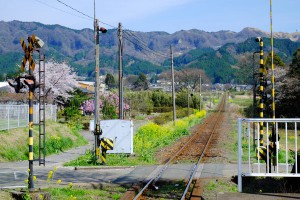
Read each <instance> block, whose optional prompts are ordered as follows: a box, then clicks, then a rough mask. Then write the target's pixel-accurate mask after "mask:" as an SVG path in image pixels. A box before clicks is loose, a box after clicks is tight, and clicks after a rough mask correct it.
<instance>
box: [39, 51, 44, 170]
mask: <svg viewBox="0 0 300 200" xmlns="http://www.w3.org/2000/svg"><path fill="white" fill-rule="evenodd" d="M45 157H46V130H45V55H44V54H42V53H40V55H39V165H44V166H45Z"/></svg>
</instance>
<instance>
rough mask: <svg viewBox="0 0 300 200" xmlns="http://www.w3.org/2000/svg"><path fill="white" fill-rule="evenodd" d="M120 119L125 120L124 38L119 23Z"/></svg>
mask: <svg viewBox="0 0 300 200" xmlns="http://www.w3.org/2000/svg"><path fill="white" fill-rule="evenodd" d="M118 36H119V119H124V116H123V114H124V111H123V41H122V40H123V38H122V24H121V23H119V31H118Z"/></svg>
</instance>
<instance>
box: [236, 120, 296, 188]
mask: <svg viewBox="0 0 300 200" xmlns="http://www.w3.org/2000/svg"><path fill="white" fill-rule="evenodd" d="M261 122H263V126H261V124H260V123H261ZM299 123H300V119H299V118H297V119H238V190H239V192H242V177H247V176H248V177H249V176H252V177H254V176H260V177H300V170H299V168H300V166H298V162H299V161H298V159H299V155H298V150H299V147H298V139H299V136H298V135H299V134H300V132H299V130H298V128H297V127H298V126H297V125H298V124H299ZM273 127H274V128H273ZM261 128H262V130H263V131H261V130H260V129H261ZM261 133H263V134H261ZM259 140H261V141H263V145H261V146H259V145H260V141H259ZM259 157H260V159H259ZM242 163H243V164H242Z"/></svg>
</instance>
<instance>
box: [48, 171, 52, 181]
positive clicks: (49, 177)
mask: <svg viewBox="0 0 300 200" xmlns="http://www.w3.org/2000/svg"><path fill="white" fill-rule="evenodd" d="M52 177H53V171H50V172H49V173H48V179H51V178H52Z"/></svg>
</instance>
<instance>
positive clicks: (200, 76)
mask: <svg viewBox="0 0 300 200" xmlns="http://www.w3.org/2000/svg"><path fill="white" fill-rule="evenodd" d="M201 78H202V77H201V73H200V85H199V86H200V106H199V111H201V108H202V107H201V86H202V80H201Z"/></svg>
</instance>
